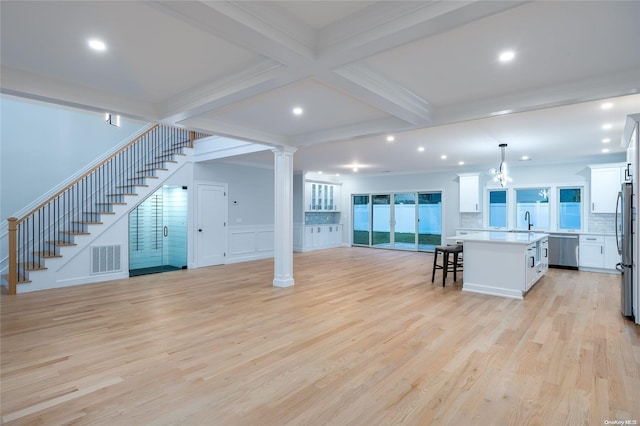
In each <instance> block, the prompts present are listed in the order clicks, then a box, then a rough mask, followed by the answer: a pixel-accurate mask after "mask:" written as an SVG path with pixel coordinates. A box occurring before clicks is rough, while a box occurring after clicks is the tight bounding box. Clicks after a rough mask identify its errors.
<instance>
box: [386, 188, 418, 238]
mask: <svg viewBox="0 0 640 426" xmlns="http://www.w3.org/2000/svg"><path fill="white" fill-rule="evenodd" d="M391 223H392V224H393V245H392V247H394V248H402V249H408V250H415V249H416V194H415V193H412V192H409V193H404V194H393V219H392V221H391Z"/></svg>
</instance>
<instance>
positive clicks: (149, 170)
mask: <svg viewBox="0 0 640 426" xmlns="http://www.w3.org/2000/svg"><path fill="white" fill-rule="evenodd" d="M155 170H161V171H167V170H169V169H166V168H163V167H154V168H153V169H144V170H138V171H137V173H146V172H153V171H155ZM152 177H157V176H152Z"/></svg>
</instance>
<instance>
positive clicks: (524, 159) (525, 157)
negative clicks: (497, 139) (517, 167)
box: [520, 155, 529, 161]
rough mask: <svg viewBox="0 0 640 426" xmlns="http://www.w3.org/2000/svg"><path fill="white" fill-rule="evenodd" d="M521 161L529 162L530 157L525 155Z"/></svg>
mask: <svg viewBox="0 0 640 426" xmlns="http://www.w3.org/2000/svg"><path fill="white" fill-rule="evenodd" d="M520 159H521V160H522V161H527V160H529V156H528V155H523V156H522V157H520Z"/></svg>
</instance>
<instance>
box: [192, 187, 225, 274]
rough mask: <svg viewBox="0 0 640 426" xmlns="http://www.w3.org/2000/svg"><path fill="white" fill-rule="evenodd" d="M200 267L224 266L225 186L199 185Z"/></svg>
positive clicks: (198, 253) (198, 254) (198, 236)
mask: <svg viewBox="0 0 640 426" xmlns="http://www.w3.org/2000/svg"><path fill="white" fill-rule="evenodd" d="M197 212H198V213H197V215H198V218H197V225H198V228H197V237H196V240H197V256H198V262H197V263H198V267H203V266H212V265H222V264H224V260H225V252H226V247H227V196H226V190H225V187H224V186H223V185H205V184H200V185H198V209H197Z"/></svg>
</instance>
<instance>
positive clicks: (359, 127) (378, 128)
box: [289, 117, 414, 148]
mask: <svg viewBox="0 0 640 426" xmlns="http://www.w3.org/2000/svg"><path fill="white" fill-rule="evenodd" d="M413 128H414V126H413V125H411V124H408V123H406V122H405V121H403V120H400V119H398V118H396V117H389V118H385V119H382V120H371V121H366V122H362V123H356V124H352V125H348V126H342V127H338V128H335V129H329V130H323V131H319V132H313V133H306V134H302V135H296V136H295V137H293V138H291V139H290V141H289V144H290V145H292V146H295V147H297V148H300V147H305V146H311V145H316V144H320V143H327V142H337V141H342V140H348V139H356V138H361V137H366V136H377V135H387V134H389V133H396V132H403V131H405V130H410V129H413Z"/></svg>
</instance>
